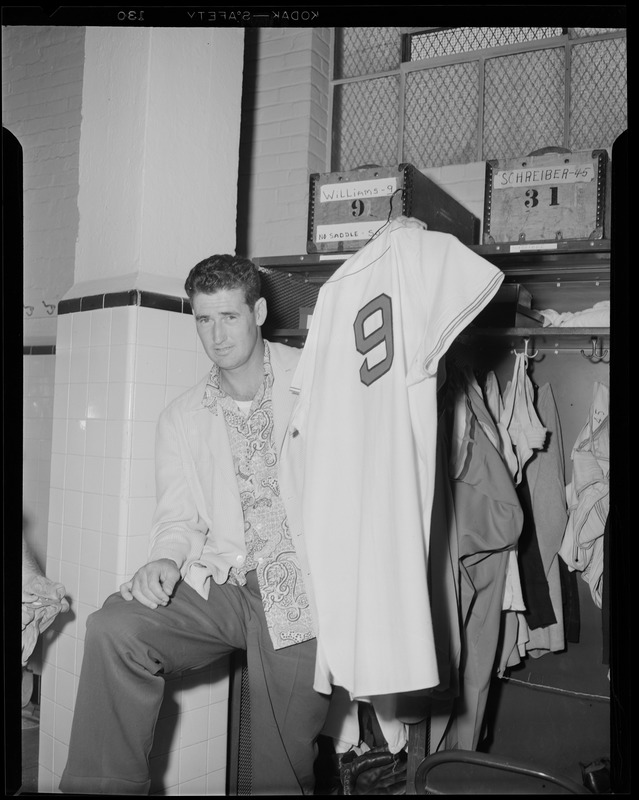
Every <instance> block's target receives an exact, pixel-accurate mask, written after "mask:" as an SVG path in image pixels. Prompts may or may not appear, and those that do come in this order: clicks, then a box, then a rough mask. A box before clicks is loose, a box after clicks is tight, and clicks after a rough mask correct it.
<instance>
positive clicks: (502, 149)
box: [483, 48, 565, 159]
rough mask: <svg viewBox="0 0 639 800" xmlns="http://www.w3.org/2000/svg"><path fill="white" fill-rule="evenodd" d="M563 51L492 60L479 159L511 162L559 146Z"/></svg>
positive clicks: (542, 51) (563, 68)
mask: <svg viewBox="0 0 639 800" xmlns="http://www.w3.org/2000/svg"><path fill="white" fill-rule="evenodd" d="M564 87H565V52H564V49H563V48H553V49H551V50H534V51H532V52H528V53H518V54H515V55H512V56H503V57H501V58H493V59H491V60H490V61H489V62H487V64H486V74H485V83H484V138H483V156H484V158H486V159H490V158H510V157H512V156H518V155H523V154H526V153H531V152H532V151H533V150H538V149H539V148H541V147H547V146H551V145H559V146H562V145H563V141H564V106H565V102H564V91H565V89H564Z"/></svg>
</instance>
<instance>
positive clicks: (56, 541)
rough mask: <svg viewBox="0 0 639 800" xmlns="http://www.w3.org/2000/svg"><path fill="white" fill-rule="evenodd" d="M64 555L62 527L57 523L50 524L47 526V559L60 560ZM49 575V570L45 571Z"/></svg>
mask: <svg viewBox="0 0 639 800" xmlns="http://www.w3.org/2000/svg"><path fill="white" fill-rule="evenodd" d="M61 553H62V526H61V525H59V524H58V523H55V522H49V524H48V526H47V558H55V559H56V560H58V561H59V560H60V555H61ZM45 572H46V574H47V575H48V574H49V570H48V568H47V569H46V570H45Z"/></svg>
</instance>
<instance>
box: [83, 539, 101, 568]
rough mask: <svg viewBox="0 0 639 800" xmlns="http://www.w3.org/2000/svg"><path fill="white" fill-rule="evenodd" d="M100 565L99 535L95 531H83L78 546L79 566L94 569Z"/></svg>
mask: <svg viewBox="0 0 639 800" xmlns="http://www.w3.org/2000/svg"><path fill="white" fill-rule="evenodd" d="M99 563H100V534H99V533H98V532H97V531H87V530H85V531H83V533H82V540H81V544H80V564H81V565H82V566H83V567H95V566H96V565H99Z"/></svg>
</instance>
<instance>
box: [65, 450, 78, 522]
mask: <svg viewBox="0 0 639 800" xmlns="http://www.w3.org/2000/svg"><path fill="white" fill-rule="evenodd" d="M67 463H68V461H67ZM62 522H63V524H64V525H71V526H72V527H74V528H79V527H80V526H81V525H82V492H79V491H78V492H76V491H70V490H69V489H65V490H64V508H63V513H62Z"/></svg>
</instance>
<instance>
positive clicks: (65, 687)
mask: <svg viewBox="0 0 639 800" xmlns="http://www.w3.org/2000/svg"><path fill="white" fill-rule="evenodd" d="M56 672H57V675H56V683H55V702H56V704H57V705H61V706H63V707H64V708H67V709H71V710H72V709H73V705H74V703H75V680H74V676H73V675H72V674H71V673H70V672H67V671H66V670H64V669H59V668H57V669H56ZM56 716H57V708H56Z"/></svg>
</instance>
